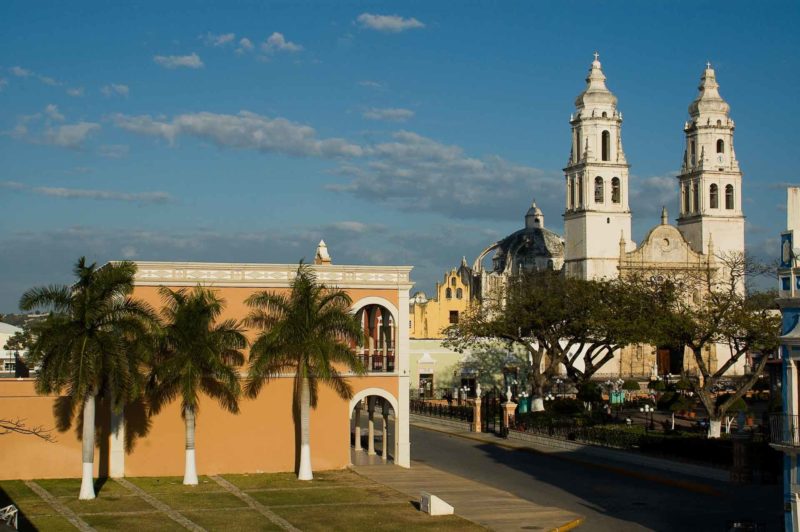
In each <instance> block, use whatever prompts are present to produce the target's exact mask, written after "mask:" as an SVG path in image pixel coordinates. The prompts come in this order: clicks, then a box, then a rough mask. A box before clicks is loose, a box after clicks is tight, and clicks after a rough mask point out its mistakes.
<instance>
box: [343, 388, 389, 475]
mask: <svg viewBox="0 0 800 532" xmlns="http://www.w3.org/2000/svg"><path fill="white" fill-rule="evenodd" d="M399 433H400V431H399V416H398V415H397V399H396V398H395V397H394V396H393V395H392V394H390V393H389V392H387V391H386V390H382V389H380V388H368V389H366V390H362V391H361V392H358V393H357V394H356V395H355V396H354V397H353V399H352V400H351V401H350V431H349V434H350V462H351V463H352V464H353V465H370V464H380V463H384V464H388V463H397V461H398V460H397V457H398V438H397V435H398V434H399Z"/></svg>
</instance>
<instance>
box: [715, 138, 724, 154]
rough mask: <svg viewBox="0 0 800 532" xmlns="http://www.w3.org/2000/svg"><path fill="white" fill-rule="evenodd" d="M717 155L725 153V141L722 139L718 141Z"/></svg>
mask: <svg viewBox="0 0 800 532" xmlns="http://www.w3.org/2000/svg"><path fill="white" fill-rule="evenodd" d="M717 153H725V141H724V140H722V139H719V140H718V141H717Z"/></svg>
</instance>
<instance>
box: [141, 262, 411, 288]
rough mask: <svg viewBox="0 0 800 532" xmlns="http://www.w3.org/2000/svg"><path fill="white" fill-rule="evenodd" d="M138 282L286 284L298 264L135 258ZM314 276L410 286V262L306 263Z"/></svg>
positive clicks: (344, 284) (363, 284) (340, 282)
mask: <svg viewBox="0 0 800 532" xmlns="http://www.w3.org/2000/svg"><path fill="white" fill-rule="evenodd" d="M136 266H137V272H136V276H135V277H134V284H135V285H137V286H160V285H169V286H194V285H197V284H208V285H212V286H218V287H223V286H232V287H257V288H280V287H288V286H289V285H290V283H291V282H292V280H293V279H294V277H295V274H296V272H297V264H245V263H241V264H237V263H210V262H146V261H136ZM309 267H310V268H311V269H312V270H314V273H315V274H316V275H317V279H319V280H320V281H321V282H324V283H326V284H328V285H331V286H336V287H339V288H393V289H397V288H398V287H402V288H405V289H410V288H411V286H412V285H413V283H412V282H411V280H410V272H411V269H412V267H411V266H349V265H335V264H324V265H309Z"/></svg>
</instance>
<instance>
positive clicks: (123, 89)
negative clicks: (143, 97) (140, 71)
mask: <svg viewBox="0 0 800 532" xmlns="http://www.w3.org/2000/svg"><path fill="white" fill-rule="evenodd" d="M100 92H101V93H103V96H107V97H108V96H113V95H115V94H118V95H120V96H124V97H126V98H127V97H128V94H129V93H130V89H129V88H128V86H127V85H123V84H121V83H110V84H108V85H104V86H103V88H101V89H100Z"/></svg>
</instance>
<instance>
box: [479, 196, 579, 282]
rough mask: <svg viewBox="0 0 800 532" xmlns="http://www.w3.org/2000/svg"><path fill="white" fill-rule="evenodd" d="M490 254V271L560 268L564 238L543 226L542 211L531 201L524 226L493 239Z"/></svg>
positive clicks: (512, 271) (513, 271) (514, 271)
mask: <svg viewBox="0 0 800 532" xmlns="http://www.w3.org/2000/svg"><path fill="white" fill-rule="evenodd" d="M494 249H496V252H495V254H494V257H492V270H493V271H494V272H498V273H500V272H505V273H517V272H519V271H520V270H544V269H549V270H560V269H561V266H562V265H563V264H564V240H563V239H562V238H561V237H560V236H558V235H557V234H556V233H554V232H553V231H550V230H549V229H545V227H544V215H543V214H542V211H541V209H539V208H538V207H537V206H536V202H534V203H533V204H532V205H531V207H530V209H528V212H527V213H526V214H525V228H524V229H520V230H519V231H516V232H515V233H512V234H510V235H508V236H507V237H505V238H504V239H502V240H500V241H499V242H497V243H496V244H495V246H494Z"/></svg>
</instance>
